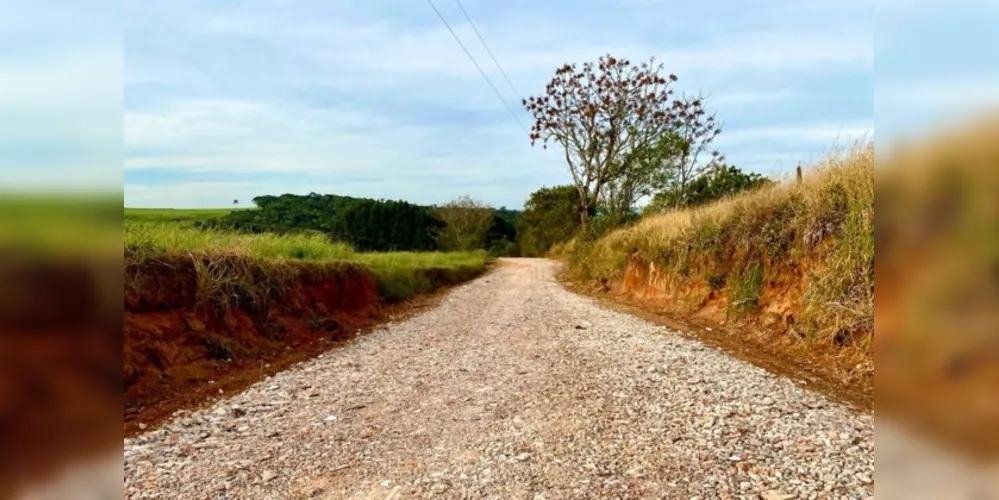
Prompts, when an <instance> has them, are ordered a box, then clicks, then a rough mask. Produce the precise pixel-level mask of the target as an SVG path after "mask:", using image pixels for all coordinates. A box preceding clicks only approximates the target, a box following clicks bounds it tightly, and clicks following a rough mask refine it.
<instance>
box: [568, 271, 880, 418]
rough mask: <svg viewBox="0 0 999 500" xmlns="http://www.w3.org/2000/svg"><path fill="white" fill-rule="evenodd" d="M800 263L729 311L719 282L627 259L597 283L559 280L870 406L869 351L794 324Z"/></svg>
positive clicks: (851, 401)
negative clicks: (822, 340)
mask: <svg viewBox="0 0 999 500" xmlns="http://www.w3.org/2000/svg"><path fill="white" fill-rule="evenodd" d="M805 272H806V271H805V270H804V269H790V268H789V269H787V270H786V272H783V273H780V275H779V276H780V277H779V279H776V280H771V281H768V282H764V283H763V284H762V287H761V290H760V293H759V299H758V305H757V307H755V308H754V309H753V310H752V311H748V312H733V309H736V308H734V307H732V306H733V304H732V300H733V299H732V298H731V297H729V296H728V294H727V293H726V290H725V289H724V288H723V287H712V286H711V284H710V283H699V282H697V281H696V280H679V279H675V278H674V277H672V276H671V275H669V274H668V273H661V272H659V271H658V270H657V269H656V267H655V265H654V264H650V263H647V262H644V261H641V260H639V259H632V260H631V262H629V264H628V267H627V269H626V271H625V273H624V276H623V278H622V279H621V280H620V281H618V282H616V283H604V284H601V285H593V284H581V283H573V282H570V281H568V280H567V279H565V277H563V278H564V279H563V281H564V282H565V283H566V285H567V286H569V287H570V288H572V289H573V290H575V291H577V292H581V293H586V294H588V295H591V296H594V297H596V298H598V299H602V300H603V301H604V302H606V303H607V304H608V305H610V306H612V307H614V308H615V309H618V310H622V311H626V312H628V313H630V314H635V315H638V316H641V317H643V318H645V319H647V320H649V321H653V322H656V323H659V324H664V325H666V326H669V327H671V328H673V329H675V330H677V331H678V332H680V333H682V334H684V335H687V336H690V337H693V338H697V339H699V340H701V341H704V342H706V343H708V344H710V345H713V346H715V347H718V348H721V349H722V350H724V351H726V352H728V353H730V354H732V355H734V356H736V357H738V358H740V359H743V360H746V361H749V362H751V363H753V364H755V365H757V366H761V367H763V368H765V369H767V370H768V371H770V372H773V373H777V374H780V375H784V376H788V377H790V378H792V379H794V380H797V381H798V382H799V383H801V384H802V385H805V386H807V387H810V388H812V389H813V390H817V391H819V392H822V393H824V394H826V395H827V396H830V397H832V398H833V399H834V400H837V401H840V402H842V403H846V404H848V405H850V406H852V407H854V408H856V409H858V410H862V411H872V410H873V407H874V367H873V357H872V356H871V355H869V354H868V353H866V352H864V350H862V349H858V348H856V347H854V346H849V347H847V348H846V349H844V348H843V346H840V345H832V344H830V345H826V344H819V343H816V342H811V343H810V342H806V341H804V339H802V338H801V337H800V336H799V335H798V334H797V330H796V328H795V318H796V316H797V315H798V314H799V313H800V311H801V307H802V294H803V293H804V286H805V275H804V273H805Z"/></svg>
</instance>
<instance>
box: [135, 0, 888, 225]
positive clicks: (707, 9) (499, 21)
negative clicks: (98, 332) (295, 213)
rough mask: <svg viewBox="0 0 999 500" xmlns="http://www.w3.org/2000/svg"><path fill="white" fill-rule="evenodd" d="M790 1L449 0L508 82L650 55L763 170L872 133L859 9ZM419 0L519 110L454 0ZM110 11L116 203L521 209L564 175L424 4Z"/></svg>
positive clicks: (529, 82)
mask: <svg viewBox="0 0 999 500" xmlns="http://www.w3.org/2000/svg"><path fill="white" fill-rule="evenodd" d="M801 3H803V2H794V1H791V0H780V1H776V2H767V3H765V4H763V5H761V4H758V3H753V5H749V4H748V3H745V2H735V1H725V2H721V3H717V2H716V3H712V4H711V5H707V4H705V5H697V4H696V3H694V2H685V3H682V4H678V3H676V2H655V1H648V0H646V1H633V0H618V1H617V2H603V1H601V2H597V1H589V0H583V1H571V2H570V1H567V0H566V1H562V0H560V1H557V2H528V1H526V0H517V1H511V2H487V1H485V0H478V1H475V0H465V1H464V2H463V4H464V6H465V9H466V10H467V11H468V13H469V14H470V15H471V17H472V19H473V20H474V21H475V23H476V26H477V27H478V28H479V30H480V32H481V33H482V35H483V36H484V37H485V40H486V41H487V42H488V43H489V46H490V48H491V49H492V51H493V53H494V54H495V55H496V57H497V59H498V60H499V61H500V63H501V64H502V65H503V69H504V70H505V72H506V73H507V75H509V77H510V79H511V81H512V82H513V84H514V86H515V87H516V88H517V90H519V91H520V92H523V93H527V94H531V93H537V92H539V91H541V90H542V89H543V87H544V84H545V82H546V81H547V79H548V78H549V77H550V76H551V73H552V71H553V70H554V68H555V67H557V66H558V65H560V64H563V63H565V62H578V61H585V60H591V59H594V58H596V57H597V56H599V55H602V54H605V53H612V54H616V55H622V56H625V57H628V58H630V59H633V60H638V59H644V58H648V57H651V56H655V57H656V58H657V59H658V60H659V61H662V62H664V63H665V64H666V67H667V69H668V70H669V71H671V72H675V73H676V74H677V75H678V76H679V77H680V89H681V90H684V91H688V92H697V91H703V92H705V93H706V94H708V95H709V99H708V104H709V105H710V106H713V107H715V108H717V110H718V113H719V117H720V118H721V119H722V120H723V121H724V122H725V131H724V132H723V134H722V136H721V137H720V139H719V143H718V144H719V148H720V149H722V151H723V152H724V153H726V155H727V157H728V158H729V160H730V161H732V162H733V163H735V164H737V165H743V166H745V167H747V168H751V169H755V170H758V171H764V172H766V173H779V170H780V169H781V168H793V162H794V161H798V160H802V159H805V160H807V159H814V158H815V157H817V156H819V155H821V153H822V152H823V151H825V150H827V149H828V148H829V147H831V146H832V145H833V142H836V141H840V142H841V141H843V140H850V138H852V137H854V136H857V135H863V134H868V135H870V134H872V133H873V126H874V96H873V92H872V90H873V66H874V42H873V22H874V21H873V16H872V6H871V4H870V3H869V2H866V3H865V2H857V1H852V0H850V1H845V2H832V1H829V2H826V1H820V2H815V3H811V2H804V3H806V4H808V5H801ZM435 4H436V5H437V6H438V8H439V9H440V10H441V12H442V13H443V15H444V16H445V18H446V19H448V21H449V22H450V24H451V26H452V27H453V28H454V29H455V32H456V33H457V34H458V36H459V37H460V38H461V39H462V40H463V41H464V43H465V44H466V46H468V48H469V50H471V51H472V53H473V55H474V56H475V58H476V60H477V61H478V62H479V64H480V65H481V66H482V68H483V69H484V70H486V71H487V74H488V75H489V76H490V78H491V79H492V80H493V82H494V83H495V84H496V86H497V88H498V89H499V90H500V91H501V92H503V94H504V95H505V97H506V100H507V102H508V103H509V104H510V105H511V107H513V109H514V111H515V113H516V114H517V117H518V118H519V119H520V121H521V122H522V123H523V124H524V125H529V123H530V122H529V116H528V115H527V113H526V112H524V111H523V110H522V108H521V107H520V105H519V101H520V97H521V96H515V95H513V92H512V91H511V90H510V88H509V87H508V85H507V84H506V82H505V81H504V80H503V78H502V76H501V75H500V73H499V71H498V70H496V68H495V67H494V66H493V64H492V61H491V60H490V59H489V56H488V54H487V53H486V51H485V50H484V49H483V48H482V46H481V45H480V44H479V42H478V39H477V37H476V36H475V33H474V31H473V30H472V27H471V26H470V25H468V23H467V21H466V20H465V18H464V16H463V15H462V13H461V11H460V10H459V9H458V8H457V6H456V5H455V4H454V2H453V0H435ZM124 24H125V46H126V50H125V75H124V78H125V84H126V85H125V95H124V98H125V117H124V129H125V132H124V137H125V161H124V166H125V196H126V204H127V205H129V206H225V205H227V204H229V203H231V201H232V199H234V198H239V199H241V200H244V199H245V200H248V199H249V198H251V197H252V196H255V195H259V194H268V193H280V192H297V193H307V192H309V191H317V192H331V193H338V194H347V195H354V196H369V197H386V198H403V199H407V200H410V201H414V202H418V203H436V202H442V201H446V200H447V199H449V198H453V197H455V196H458V195H461V194H466V193H467V194H471V195H472V196H473V197H476V198H480V199H483V200H486V201H488V202H491V203H493V204H496V205H506V206H511V207H519V206H520V205H521V204H522V203H523V201H524V200H525V199H526V197H527V195H528V194H530V192H532V191H533V190H535V189H537V188H538V187H540V186H542V185H553V184H557V183H565V182H567V181H568V174H567V173H566V172H565V170H564V167H563V166H562V165H561V164H560V163H559V162H558V161H557V158H556V155H554V154H551V152H549V153H547V154H546V153H545V152H543V151H542V150H540V148H534V149H532V148H531V147H530V144H529V141H528V140H527V138H526V135H525V134H524V132H523V131H522V130H521V128H520V126H519V125H518V123H517V122H516V121H515V120H514V118H512V117H511V116H510V114H509V113H508V112H507V110H506V109H504V107H503V104H502V103H500V101H499V100H498V99H497V98H496V96H495V95H494V94H493V91H492V90H491V89H490V88H489V86H488V85H487V84H486V82H485V81H484V80H483V79H482V77H481V76H480V75H479V73H478V71H477V70H476V68H475V67H474V66H473V65H472V63H471V62H470V61H469V60H468V59H467V57H466V56H465V54H464V52H463V51H462V50H461V48H460V47H459V46H458V45H457V44H456V43H455V41H454V39H453V38H452V35H451V34H450V33H449V32H448V31H447V29H446V28H445V27H444V25H443V24H441V22H440V20H439V19H438V18H437V16H436V14H435V13H434V12H433V10H432V9H431V8H430V7H429V6H428V5H427V4H426V2H424V1H415V0H414V1H412V2H371V3H363V2H327V1H323V0H304V1H300V2H293V3H288V2H279V1H276V0H245V1H240V2H226V3H217V4H211V5H207V4H206V3H204V2H195V1H188V0H181V1H169V2H168V1H155V0H152V1H151V0H143V1H138V0H128V1H126V3H125V10H124ZM768 159H773V160H777V161H772V162H769V163H767V161H768ZM784 159H787V160H788V161H790V162H791V167H784V166H781V165H783V164H784V163H787V162H784V161H783V160H784Z"/></svg>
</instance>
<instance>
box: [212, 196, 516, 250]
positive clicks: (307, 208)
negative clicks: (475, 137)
mask: <svg viewBox="0 0 999 500" xmlns="http://www.w3.org/2000/svg"><path fill="white" fill-rule="evenodd" d="M253 204H254V205H256V208H255V209H252V210H234V211H232V212H230V213H229V214H227V215H225V216H224V217H220V218H217V219H210V220H203V221H198V222H197V223H196V224H197V225H198V226H199V227H201V228H204V229H228V230H234V231H240V232H247V233H261V232H273V233H290V232H317V233H323V234H326V235H328V236H329V238H330V239H332V240H336V241H344V242H347V243H350V244H351V245H352V246H354V247H355V248H357V249H358V250H361V251H378V252H384V251H428V250H459V249H460V250H470V249H485V250H489V251H490V252H491V253H493V254H496V255H516V254H517V253H518V252H517V249H516V241H517V221H518V219H519V217H520V214H521V212H520V211H519V210H510V209H507V208H506V207H501V208H499V209H493V208H490V207H488V206H486V205H484V204H481V203H479V202H475V201H473V200H470V199H467V200H464V201H462V200H456V201H454V202H449V203H447V204H444V205H441V206H421V205H415V204H412V203H408V202H405V201H401V200H374V199H370V198H354V197H350V196H340V195H335V194H317V193H310V194H307V195H295V194H282V195H280V196H274V195H265V196H258V197H256V198H254V199H253ZM469 214H470V215H472V216H474V217H477V218H478V219H480V221H481V222H478V223H477V224H478V226H477V227H478V229H475V231H476V232H477V234H476V235H475V236H473V238H472V239H473V240H474V241H473V242H472V244H471V245H469V242H468V238H467V237H464V238H463V239H462V240H461V241H458V240H457V239H455V238H450V237H449V236H451V235H452V234H454V233H455V232H457V231H458V230H459V229H462V226H463V224H464V225H467V224H466V223H465V221H466V220H467V219H468V217H467V215H469ZM468 232H469V231H467V230H466V231H463V233H462V234H466V233H468Z"/></svg>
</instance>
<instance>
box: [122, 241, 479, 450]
mask: <svg viewBox="0 0 999 500" xmlns="http://www.w3.org/2000/svg"><path fill="white" fill-rule="evenodd" d="M213 264H215V263H214V262H213ZM199 265H205V263H204V262H199V260H198V259H197V258H192V257H176V258H164V259H158V260H150V261H147V262H144V263H143V264H142V265H141V266H132V267H131V268H127V269H126V283H130V284H131V286H126V294H125V313H124V314H125V317H124V388H125V395H124V428H125V434H126V436H130V435H134V434H136V433H137V432H140V431H142V430H145V429H147V428H149V427H150V426H153V425H156V424H158V423H160V422H162V421H163V420H164V419H165V418H167V417H169V416H170V415H171V414H173V413H174V412H175V411H176V410H178V409H182V408H190V407H194V406H197V405H199V404H201V403H203V402H205V401H208V400H211V399H216V398H219V397H225V396H227V395H232V394H235V393H238V392H239V391H240V390H242V389H244V388H246V387H247V386H249V385H250V384H252V383H253V382H255V381H257V380H259V379H261V378H263V377H265V376H268V375H272V374H274V373H277V372H279V371H281V370H284V369H286V368H288V367H290V366H291V365H293V364H295V363H297V362H299V361H302V360H305V359H309V358H311V357H313V356H315V355H317V354H319V353H322V352H324V351H326V350H328V349H330V348H331V347H333V346H335V345H337V344H338V343H340V342H342V341H344V340H346V339H349V338H351V337H352V336H353V335H355V334H356V333H357V332H359V331H361V330H363V329H365V328H368V327H370V326H372V325H375V324H377V323H379V322H381V321H383V320H384V319H386V318H388V317H391V316H392V315H397V314H399V313H404V312H405V311H407V310H410V309H414V308H418V306H419V304H425V303H426V302H427V300H428V297H426V296H423V297H420V298H418V299H415V300H412V301H409V302H407V303H404V304H398V305H393V306H387V305H386V304H385V303H384V301H383V300H382V299H381V297H380V296H379V292H378V286H377V283H376V280H375V278H374V277H373V275H372V274H371V273H370V272H369V271H367V270H366V269H365V268H363V267H361V266H359V265H354V264H342V265H338V266H329V265H317V264H308V263H301V264H296V265H294V266H293V267H292V268H291V270H290V272H291V273H292V274H291V275H287V274H286V275H285V276H282V277H281V279H280V280H279V281H275V283H276V285H275V286H273V287H261V286H259V284H260V283H261V282H265V280H258V282H257V284H256V286H254V287H253V288H252V289H251V288H249V287H244V288H240V287H235V286H234V287H232V289H233V292H232V293H231V294H229V295H228V296H227V298H226V299H224V300H219V298H220V296H218V295H216V296H214V297H213V299H212V300H208V301H206V300H203V293H200V292H199V287H201V289H203V288H204V287H206V286H208V284H206V283H199V273H198V270H197V266H199ZM224 265H239V266H245V267H244V268H242V272H243V274H246V275H251V276H252V275H260V276H263V275H265V274H266V273H268V272H273V270H272V269H265V268H262V267H259V266H260V264H255V263H253V262H227V263H225V264H224ZM258 267H259V268H258ZM284 272H285V273H288V272H289V269H285V270H284ZM427 273H428V275H429V276H430V277H431V278H433V279H432V281H433V282H434V283H435V284H436V285H437V286H438V287H446V286H448V285H453V284H455V282H456V281H457V280H458V278H459V275H458V274H455V273H441V272H436V270H433V269H430V270H427ZM465 274H469V273H465ZM475 274H478V273H474V274H470V275H468V276H460V278H462V279H467V278H471V277H474V275H475ZM202 276H203V274H202ZM201 279H203V278H201Z"/></svg>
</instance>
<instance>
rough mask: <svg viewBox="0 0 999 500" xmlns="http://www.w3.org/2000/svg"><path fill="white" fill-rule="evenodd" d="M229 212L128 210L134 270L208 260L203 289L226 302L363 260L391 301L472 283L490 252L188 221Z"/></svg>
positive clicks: (128, 247) (130, 261) (127, 227)
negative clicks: (371, 248)
mask: <svg viewBox="0 0 999 500" xmlns="http://www.w3.org/2000/svg"><path fill="white" fill-rule="evenodd" d="M228 212H229V210H228V209H212V210H162V209H126V210H125V259H126V267H129V264H132V265H136V266H139V267H141V263H142V262H143V261H145V260H148V259H155V258H158V257H159V256H163V255H172V256H178V255H197V256H201V257H204V258H205V259H201V260H202V261H204V263H203V264H201V265H199V268H198V270H199V285H200V287H199V290H200V291H201V293H203V294H204V298H205V299H206V300H208V299H209V298H210V297H214V299H219V298H220V297H221V296H222V295H224V294H225V293H226V292H225V290H228V291H229V292H232V291H240V290H242V291H244V292H247V293H249V292H251V291H252V289H253V288H254V287H261V286H275V285H280V283H281V281H282V280H284V279H291V278H292V276H293V274H294V270H295V268H296V267H301V266H302V265H307V266H312V267H315V266H320V267H322V266H334V267H335V266H340V265H343V264H344V263H355V264H360V265H362V266H363V267H365V268H367V269H369V270H370V271H371V272H372V273H373V274H374V276H375V278H376V279H377V281H378V285H379V291H380V292H381V295H382V298H383V299H384V300H386V301H388V302H395V301H398V300H404V299H406V298H409V297H411V296H413V295H416V294H418V293H422V292H428V291H431V290H433V289H436V288H438V287H439V286H441V285H443V284H451V283H456V282H459V281H463V280H465V279H468V278H469V277H471V276H474V275H475V274H477V273H479V272H481V271H482V269H483V268H484V267H485V265H486V255H485V254H484V253H481V252H449V253H443V252H389V253H360V252H356V251H354V250H353V249H352V248H350V246H348V245H344V244H341V243H335V242H331V241H329V240H328V239H327V238H326V237H325V236H324V235H320V234H286V235H278V234H270V233H265V234H240V233H236V232H228V231H207V230H199V229H196V228H194V227H192V226H191V225H190V224H187V222H192V221H195V220H203V219H206V218H212V217H220V216H222V215H225V214H226V213H228ZM206 259H207V260H206ZM241 264H242V265H241ZM246 264H253V266H252V267H260V268H263V269H265V274H266V275H267V279H266V280H264V279H262V278H261V277H260V276H257V277H256V278H254V276H253V274H254V273H252V272H251V271H250V268H249V267H247V266H246ZM436 280H443V281H444V282H443V283H438V282H436ZM229 295H231V293H230V294H229Z"/></svg>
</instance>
